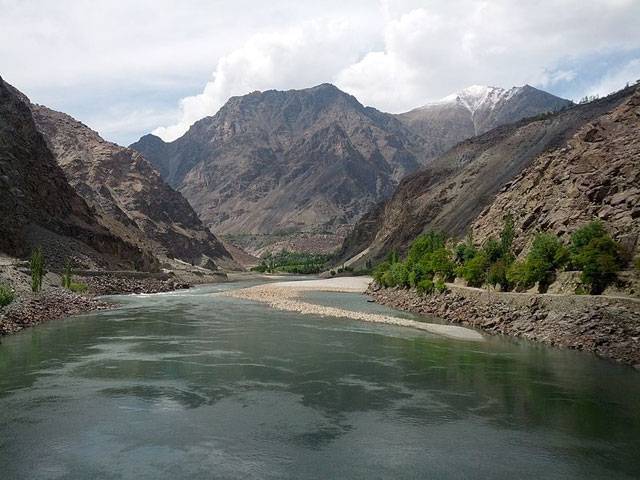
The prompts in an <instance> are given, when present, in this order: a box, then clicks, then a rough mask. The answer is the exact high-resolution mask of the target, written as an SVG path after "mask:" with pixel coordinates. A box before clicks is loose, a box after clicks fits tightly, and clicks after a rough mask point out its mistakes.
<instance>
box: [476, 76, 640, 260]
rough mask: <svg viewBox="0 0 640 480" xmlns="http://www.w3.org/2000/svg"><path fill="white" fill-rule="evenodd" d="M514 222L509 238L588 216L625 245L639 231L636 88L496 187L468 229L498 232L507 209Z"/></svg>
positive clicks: (524, 238)
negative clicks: (558, 145) (492, 199)
mask: <svg viewBox="0 0 640 480" xmlns="http://www.w3.org/2000/svg"><path fill="white" fill-rule="evenodd" d="M507 212H510V213H512V215H513V217H514V221H515V224H516V232H517V237H516V239H515V242H514V245H515V247H516V248H517V249H518V250H523V249H525V248H524V247H526V246H527V243H528V241H530V239H531V238H532V237H533V236H534V234H535V232H538V231H548V232H552V233H554V234H557V235H559V236H561V237H567V236H569V235H570V234H571V233H572V232H573V231H575V230H576V229H577V228H579V227H580V226H582V225H583V224H585V223H588V222H590V221H592V220H593V219H599V220H601V221H602V222H603V223H604V224H605V227H606V228H607V230H608V231H609V232H610V233H611V234H612V235H613V236H614V237H615V238H616V239H618V240H619V241H621V242H622V244H623V245H624V246H625V247H626V248H627V250H628V251H629V253H633V252H637V251H638V247H639V245H638V239H639V238H640V88H639V89H635V90H632V91H630V92H629V95H627V96H626V97H625V99H624V101H623V102H622V103H620V104H619V105H618V106H617V107H615V108H614V109H613V110H611V112H609V113H607V114H605V115H602V116H600V117H598V118H595V119H593V120H592V121H590V122H587V123H586V124H585V125H584V126H583V127H582V128H581V129H580V130H579V131H578V132H577V133H576V134H575V135H574V136H573V137H572V138H571V139H570V140H569V141H568V142H567V143H566V144H565V145H563V146H562V147H560V148H558V149H556V150H553V151H551V152H548V153H545V154H543V155H541V156H539V157H538V158H536V160H535V161H534V162H533V163H532V165H531V166H529V167H528V168H526V169H525V170H524V171H523V172H522V173H521V174H519V175H518V176H517V177H516V178H514V179H513V181H511V182H510V183H509V184H508V185H505V187H504V188H503V189H502V191H501V192H500V193H499V194H498V195H497V197H496V199H495V200H494V201H493V202H492V203H491V205H490V206H489V207H488V208H487V209H486V210H484V211H483V212H482V214H481V215H480V216H479V218H478V219H477V220H476V221H475V222H474V223H473V225H472V227H471V229H472V232H473V235H474V237H475V238H477V239H483V238H487V237H488V236H489V235H497V234H498V232H499V230H500V228H501V223H502V218H503V216H504V215H505V213H507Z"/></svg>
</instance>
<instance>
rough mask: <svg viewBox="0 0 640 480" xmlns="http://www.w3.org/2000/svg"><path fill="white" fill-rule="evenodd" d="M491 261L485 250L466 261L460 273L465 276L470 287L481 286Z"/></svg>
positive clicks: (459, 270)
mask: <svg viewBox="0 0 640 480" xmlns="http://www.w3.org/2000/svg"><path fill="white" fill-rule="evenodd" d="M489 265H490V262H489V259H488V258H487V256H486V253H485V252H480V253H478V254H477V255H476V256H475V257H473V258H472V259H470V260H468V261H466V262H465V263H464V264H463V265H462V266H461V267H460V268H459V269H458V274H459V275H460V276H461V277H462V278H464V279H465V280H466V282H467V285H469V286H470V287H481V286H482V284H483V283H484V281H485V279H486V276H487V268H488V267H489Z"/></svg>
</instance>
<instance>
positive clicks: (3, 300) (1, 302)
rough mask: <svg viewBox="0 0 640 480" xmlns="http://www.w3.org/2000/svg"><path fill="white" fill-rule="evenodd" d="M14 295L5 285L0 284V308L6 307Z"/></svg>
mask: <svg viewBox="0 0 640 480" xmlns="http://www.w3.org/2000/svg"><path fill="white" fill-rule="evenodd" d="M15 297H16V296H15V293H14V292H13V290H12V289H11V287H10V286H9V285H7V284H6V283H0V307H6V306H7V305H9V304H10V303H11V302H13V300H14V298H15Z"/></svg>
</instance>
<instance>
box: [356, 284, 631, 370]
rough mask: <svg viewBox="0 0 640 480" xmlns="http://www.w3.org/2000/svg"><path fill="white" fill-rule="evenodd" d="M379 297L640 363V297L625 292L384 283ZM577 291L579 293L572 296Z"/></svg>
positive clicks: (374, 292)
mask: <svg viewBox="0 0 640 480" xmlns="http://www.w3.org/2000/svg"><path fill="white" fill-rule="evenodd" d="M365 293H366V294H367V295H369V296H371V297H372V298H373V299H374V300H375V301H376V302H377V303H380V304H383V305H387V306H390V307H393V308H398V309H400V310H405V311H408V312H412V313H417V314H421V315H433V316H437V317H439V318H442V319H444V320H446V321H448V322H452V323H457V324H461V325H466V326H470V327H474V328H479V329H481V330H483V331H485V332H488V333H491V334H501V335H510V336H513V337H519V338H525V339H527V340H532V341H536V342H542V343H545V344H548V345H553V346H558V347H564V348H571V349H576V350H584V351H587V352H593V353H594V354H596V355H598V356H599V357H603V358H607V359H610V360H614V361H616V362H620V363H624V364H627V365H631V366H634V367H635V368H636V369H640V302H637V301H634V300H632V299H623V298H603V297H590V296H568V295H540V294H510V293H499V292H487V291H483V290H479V289H470V288H466V287H458V286H455V285H449V290H448V291H447V292H445V293H442V294H432V295H424V296H422V295H419V294H418V293H417V292H416V291H415V290H406V289H400V288H381V287H379V286H378V285H375V284H371V285H370V286H369V288H368V289H367V291H366V292H365ZM572 297H573V298H572Z"/></svg>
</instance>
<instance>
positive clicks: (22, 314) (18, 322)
mask: <svg viewBox="0 0 640 480" xmlns="http://www.w3.org/2000/svg"><path fill="white" fill-rule="evenodd" d="M78 280H80V281H81V282H82V283H85V284H87V286H88V292H87V294H77V293H73V292H70V291H69V290H66V289H63V288H61V287H53V286H47V287H45V289H44V290H43V291H42V292H41V293H39V294H32V293H31V292H27V291H26V290H25V289H24V288H21V289H20V291H19V292H18V295H17V298H16V299H15V300H14V301H13V302H12V303H11V304H9V305H8V306H6V307H5V308H4V309H1V308H0V336H3V335H10V334H12V333H16V332H19V331H20V330H23V329H25V328H28V327H33V326H35V325H39V324H41V323H45V322H48V321H51V320H59V319H62V318H65V317H68V316H71V315H78V314H80V313H86V312H91V311H94V310H105V309H108V308H115V307H117V305H116V304H114V303H111V302H105V301H103V300H100V299H99V298H96V296H100V295H122V294H131V293H138V294H139V293H160V292H169V291H173V290H180V289H186V288H190V287H191V286H192V285H191V283H188V282H185V281H182V280H179V279H175V278H168V279H157V278H124V277H120V276H111V275H103V276H93V277H79V278H78Z"/></svg>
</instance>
